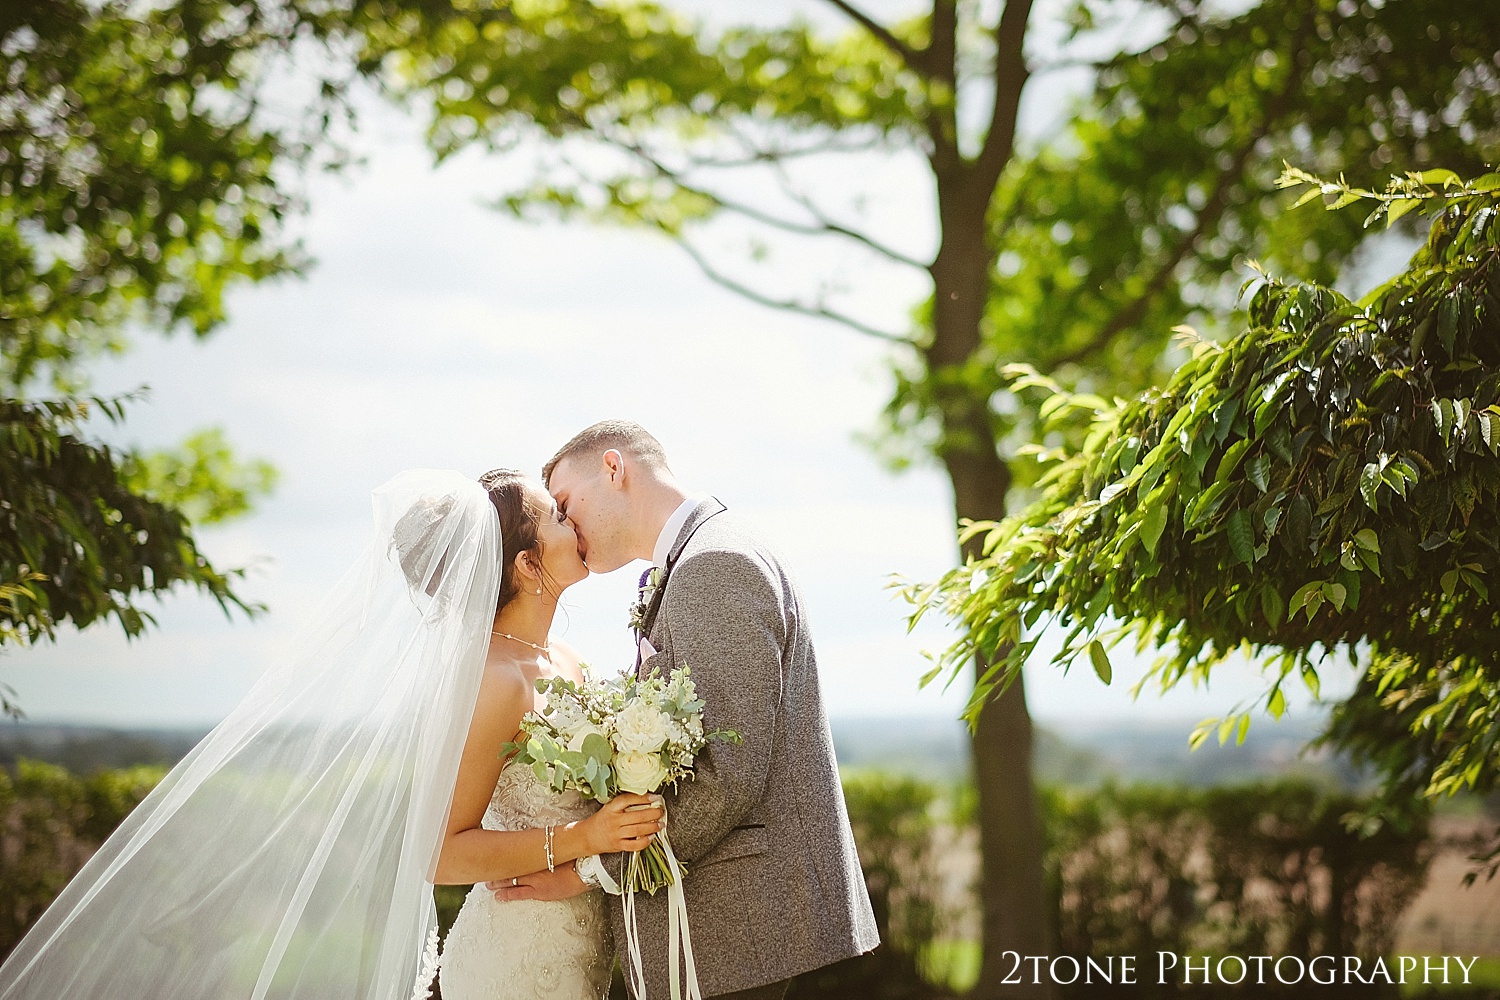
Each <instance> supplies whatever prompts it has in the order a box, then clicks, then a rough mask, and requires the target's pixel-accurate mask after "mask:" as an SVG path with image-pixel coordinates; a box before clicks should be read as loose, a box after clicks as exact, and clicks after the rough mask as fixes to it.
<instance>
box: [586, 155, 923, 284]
mask: <svg viewBox="0 0 1500 1000" xmlns="http://www.w3.org/2000/svg"><path fill="white" fill-rule="evenodd" d="M596 135H598V137H599V139H600V140H601V141H603V142H605V143H608V144H609V145H611V146H614V147H615V148H616V149H619V150H622V151H624V152H627V153H630V154H631V155H632V156H634V157H636V158H637V159H639V160H640V161H641V162H642V163H644V164H646V165H647V166H649V167H650V168H651V169H652V170H654V171H656V173H657V174H658V175H659V176H661V177H663V178H665V179H666V180H669V181H671V182H672V183H673V184H675V185H676V186H677V187H678V188H680V189H681V190H683V191H686V192H688V193H689V194H693V195H697V196H698V197H700V198H704V199H706V200H707V201H709V202H711V203H712V204H713V205H714V206H715V207H716V208H721V209H723V210H724V211H726V212H733V213H734V214H736V215H740V216H743V217H744V218H747V219H750V220H751V221H753V222H758V223H761V224H762V225H765V226H770V227H771V228H773V229H779V230H781V231H782V232H787V233H794V234H796V235H798V236H843V237H845V238H847V239H851V240H853V241H855V242H856V243H859V244H860V245H862V246H864V247H866V248H867V249H870V250H873V251H875V252H876V253H878V254H880V255H881V256H883V257H885V258H886V259H888V260H890V261H892V262H893V263H897V264H905V265H906V266H907V267H914V268H917V269H919V270H923V271H925V270H927V268H928V265H927V264H925V263H923V262H922V261H920V260H917V259H916V258H914V257H909V256H907V255H906V254H904V253H902V252H901V251H899V250H896V249H893V248H892V247H888V246H886V245H884V244H883V243H880V242H879V241H877V240H875V239H874V238H873V237H870V236H867V235H865V234H864V233H861V232H859V231H857V230H854V229H851V228H849V227H848V226H845V225H842V224H840V223H837V222H834V221H833V220H832V219H829V218H828V217H827V216H825V215H824V214H823V213H822V212H821V211H820V210H819V209H818V208H817V207H816V206H815V205H813V203H812V202H811V201H810V200H808V199H807V198H806V197H804V196H802V195H799V194H797V193H796V192H794V191H793V190H792V189H791V188H789V187H788V186H787V184H786V183H785V182H783V183H782V190H783V191H785V192H786V194H787V196H788V197H790V198H792V199H793V200H794V201H796V202H797V203H798V204H800V205H801V206H802V207H803V208H804V209H805V210H806V211H807V212H808V214H809V215H811V216H812V217H813V219H814V222H813V223H810V224H809V223H805V222H798V221H797V220H795V219H783V218H781V217H780V216H777V215H772V214H771V213H769V212H766V211H763V210H761V209H759V208H756V207H755V206H753V205H747V204H745V203H743V202H739V201H734V200H732V199H730V198H726V197H724V196H723V195H720V194H718V193H717V192H714V191H710V190H708V189H707V188H702V187H699V186H697V185H695V184H690V183H688V181H687V179H686V178H685V177H683V175H682V174H681V172H680V171H677V170H674V169H672V168H671V167H669V166H667V165H666V164H665V163H663V162H661V160H660V159H658V158H657V157H655V156H653V155H652V154H651V152H650V151H649V150H647V149H646V148H645V147H644V146H642V145H640V144H639V143H636V142H632V141H630V140H628V139H623V138H619V137H616V136H611V135H608V134H607V133H604V132H597V133H596ZM778 173H780V171H778Z"/></svg>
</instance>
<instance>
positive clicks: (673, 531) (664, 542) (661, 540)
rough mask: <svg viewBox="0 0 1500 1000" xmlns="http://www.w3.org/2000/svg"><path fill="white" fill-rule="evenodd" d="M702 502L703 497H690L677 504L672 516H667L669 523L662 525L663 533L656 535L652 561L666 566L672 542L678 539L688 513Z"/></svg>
mask: <svg viewBox="0 0 1500 1000" xmlns="http://www.w3.org/2000/svg"><path fill="white" fill-rule="evenodd" d="M702 502H703V499H702V498H701V497H688V498H687V499H686V500H684V501H682V503H680V504H678V505H677V509H676V510H674V511H672V516H671V517H669V518H667V523H666V524H664V525H662V526H661V534H659V535H657V536H656V548H654V549H652V550H651V562H652V563H653V564H654V565H657V566H666V564H667V556H668V555H669V554H670V553H671V551H672V543H673V542H675V541H677V536H678V534H679V533H681V531H682V526H683V525H684V524H687V519H688V515H689V514H691V513H692V512H693V510H694V508H696V507H697V506H698V504H700V503H702Z"/></svg>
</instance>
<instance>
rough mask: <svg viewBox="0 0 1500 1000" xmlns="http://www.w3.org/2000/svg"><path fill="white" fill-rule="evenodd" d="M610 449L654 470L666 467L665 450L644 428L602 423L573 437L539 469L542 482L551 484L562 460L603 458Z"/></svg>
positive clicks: (623, 421) (611, 421)
mask: <svg viewBox="0 0 1500 1000" xmlns="http://www.w3.org/2000/svg"><path fill="white" fill-rule="evenodd" d="M611 448H613V449H614V450H616V451H618V452H620V453H621V454H623V455H629V456H630V457H631V458H633V459H635V460H636V461H638V462H644V463H645V464H647V465H649V466H651V467H653V468H657V469H665V468H666V467H667V452H666V450H665V449H664V448H662V446H661V442H660V441H658V440H656V438H654V437H652V436H651V433H650V432H649V431H647V430H646V428H644V427H642V426H641V425H640V424H637V423H632V422H631V421H629V420H601V421H599V422H598V423H597V424H594V425H593V426H591V427H585V428H584V429H583V430H581V431H579V432H578V433H577V434H575V435H573V439H572V440H571V441H569V442H568V443H567V444H565V445H563V446H562V447H561V448H559V449H558V450H557V454H556V455H553V456H552V458H551V460H549V461H548V462H547V464H546V465H544V466H542V483H543V484H544V485H550V484H551V481H552V470H553V469H556V468H557V463H559V462H561V461H562V460H563V459H565V458H579V457H587V456H592V455H603V454H604V453H605V452H606V451H609V450H610V449H611Z"/></svg>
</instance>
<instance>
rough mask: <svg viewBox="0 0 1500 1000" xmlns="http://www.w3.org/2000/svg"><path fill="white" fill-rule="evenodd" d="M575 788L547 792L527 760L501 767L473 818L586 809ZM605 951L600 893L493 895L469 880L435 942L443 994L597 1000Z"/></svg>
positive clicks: (487, 822)
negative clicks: (443, 937) (449, 924)
mask: <svg viewBox="0 0 1500 1000" xmlns="http://www.w3.org/2000/svg"><path fill="white" fill-rule="evenodd" d="M595 808H596V806H595V805H594V803H592V802H589V801H585V800H583V799H582V798H581V797H580V796H579V794H578V793H577V792H575V791H571V790H570V791H566V792H554V791H552V789H550V788H548V787H547V786H546V785H544V784H542V782H541V781H539V780H538V779H537V776H536V774H535V773H534V772H533V771H532V770H531V768H529V767H512V766H507V767H506V768H505V769H504V770H503V771H501V772H500V780H499V781H498V782H496V784H495V794H494V796H493V797H492V798H491V799H490V806H489V808H488V809H487V810H485V814H484V820H483V822H482V823H481V824H480V825H481V826H483V827H484V829H486V830H527V829H535V828H536V827H539V826H544V825H546V824H549V823H554V824H556V823H568V822H572V821H573V820H578V819H583V818H584V817H585V816H587V815H589V813H591V812H593V811H594V809H595ZM613 954H614V953H613V950H612V948H611V945H610V937H609V917H608V915H607V914H606V913H605V909H604V895H603V893H600V892H597V891H595V892H586V893H584V894H583V895H581V896H574V897H573V898H572V899H564V900H558V901H542V900H532V899H525V900H513V901H511V902H507V903H501V902H497V901H496V899H495V894H494V893H492V892H491V891H490V890H488V889H486V888H485V886H484V883H482V882H481V883H480V884H478V885H476V886H474V888H473V889H471V890H470V891H469V895H468V897H467V898H466V899H465V900H464V905H463V909H461V910H459V913H458V919H457V921H455V922H454V924H453V929H452V930H451V931H449V932H448V939H447V941H446V942H445V943H444V945H443V956H442V959H441V962H440V964H439V975H440V982H441V984H442V994H443V1000H600V998H601V997H603V996H605V995H606V994H607V993H608V992H609V979H610V967H611V964H612V959H613Z"/></svg>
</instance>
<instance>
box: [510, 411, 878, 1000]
mask: <svg viewBox="0 0 1500 1000" xmlns="http://www.w3.org/2000/svg"><path fill="white" fill-rule="evenodd" d="M542 480H543V482H545V483H546V484H547V488H548V489H549V490H550V491H551V493H552V496H553V498H554V499H555V500H556V501H557V508H558V511H559V513H560V514H561V515H563V516H565V517H566V518H567V520H568V521H569V522H570V523H571V524H572V526H573V530H574V531H575V532H576V533H577V535H578V549H579V554H580V555H581V556H583V558H584V561H585V562H586V563H587V564H588V567H589V569H590V570H592V571H593V572H595V573H609V572H612V571H614V570H616V569H619V568H620V567H621V566H624V565H625V564H626V563H628V562H630V561H631V560H632V559H647V560H650V561H651V562H652V563H653V564H654V566H656V567H660V569H661V572H660V573H658V574H657V576H658V577H659V578H664V579H662V580H661V582H660V583H659V585H658V586H657V587H655V588H650V589H648V588H647V587H646V586H645V577H644V576H643V578H642V590H643V592H642V595H641V597H642V605H641V617H640V622H641V624H640V628H639V630H638V632H637V635H636V642H637V648H638V657H637V664H638V665H637V671H638V672H639V673H640V674H642V675H645V674H647V673H650V672H652V671H660V672H661V673H662V674H669V673H670V672H671V671H673V670H675V669H677V668H679V667H682V666H691V668H692V671H693V679H694V681H695V682H696V684H697V688H698V696H699V698H701V699H702V700H703V701H704V702H705V703H706V707H705V708H704V728H705V729H707V730H709V731H713V730H716V729H732V730H735V731H736V732H738V733H739V734H740V735H741V736H742V737H743V742H742V743H740V744H738V745H736V744H731V743H725V742H720V741H714V742H711V743H709V744H708V747H707V748H706V749H705V750H704V751H703V753H702V754H701V755H700V756H699V757H698V761H697V765H696V767H695V775H694V777H693V779H692V780H690V781H686V782H683V783H682V784H681V786H680V787H679V788H678V790H677V791H676V792H675V793H672V794H669V795H668V796H667V824H668V825H667V833H668V834H669V835H670V837H671V840H672V847H673V849H674V851H675V852H676V854H677V856H678V858H679V859H681V860H682V862H683V863H684V864H685V865H686V866H687V868H688V875H687V877H686V878H685V879H684V880H683V888H684V890H685V892H686V895H687V905H688V914H689V917H690V921H691V928H692V942H693V952H694V955H695V956H696V959H697V967H698V980H699V983H700V985H701V986H702V988H703V992H704V994H705V996H708V997H721V998H725V1000H728V998H733V1000H779V998H780V997H782V996H783V995H784V994H785V993H786V990H787V986H788V984H789V982H790V980H791V978H792V977H793V976H796V975H798V974H799V973H803V972H807V971H810V970H812V969H816V968H819V967H821V966H824V965H828V964H830V963H832V962H836V961H839V960H840V959H845V958H850V957H853V956H855V955H859V954H862V953H863V952H866V951H869V950H871V949H872V948H874V947H875V946H876V945H877V944H879V938H878V936H877V935H876V932H875V918H874V915H873V914H872V913H871V911H870V900H869V897H868V896H867V895H866V893H865V884H864V879H863V877H862V876H861V874H860V867H859V857H858V855H857V854H856V853H855V849H854V838H853V835H852V834H851V833H850V831H849V819H848V816H847V815H846V814H845V812H844V799H843V794H842V791H841V789H840V786H839V776H838V768H837V765H836V764H835V763H834V757H833V740H832V737H831V736H830V734H829V729H828V718H827V716H826V715H825V714H824V711H823V702H822V697H821V695H820V693H819V690H818V670H817V663H816V661H815V659H814V656H813V647H812V638H811V636H810V635H809V634H808V628H807V620H806V615H805V612H804V609H803V606H802V596H801V594H800V593H799V592H798V590H797V587H796V585H795V584H793V583H792V580H791V577H790V576H789V575H788V574H787V571H786V569H785V567H783V566H782V564H781V561H780V560H779V559H778V558H777V556H776V555H775V554H774V553H773V552H772V551H771V550H770V549H768V548H767V547H766V546H765V545H764V544H763V543H762V542H761V541H760V540H759V539H758V538H757V537H756V536H755V535H754V533H753V532H751V531H750V530H749V529H748V528H747V527H746V526H745V524H744V523H743V522H742V521H741V520H740V519H739V518H738V517H736V516H735V515H734V513H733V512H729V511H726V510H725V508H724V505H723V504H721V503H719V501H717V500H714V499H711V498H701V497H695V496H691V495H689V494H688V492H687V491H686V490H685V489H683V487H682V486H681V485H680V484H679V483H678V482H677V480H676V478H674V477H673V475H672V472H671V470H670V469H669V468H668V467H667V458H666V454H665V453H664V452H663V451H662V447H661V444H660V443H659V442H658V441H657V440H656V438H654V437H652V436H651V435H650V434H648V433H647V432H646V431H645V429H644V428H642V427H640V426H639V425H637V424H633V423H630V422H628V421H624V420H606V421H604V422H602V423H598V424H595V425H594V426H592V427H589V428H587V429H586V430H584V431H582V432H581V433H579V434H578V435H577V436H576V437H574V438H573V440H571V441H569V442H568V443H567V444H565V445H563V447H562V449H561V450H560V451H559V452H558V453H557V454H556V455H555V456H553V458H552V460H551V461H550V462H548V463H547V465H546V467H545V468H543V470H542ZM599 866H602V867H603V868H604V869H605V870H606V871H607V872H609V873H610V874H611V875H612V876H613V877H614V879H615V881H617V882H618V881H621V874H622V873H621V868H622V860H621V856H619V855H612V856H608V857H604V858H602V859H601V858H584V859H580V861H579V862H578V864H577V865H576V866H562V867H559V869H558V870H557V872H556V873H553V874H549V873H547V872H539V873H538V874H536V875H533V876H528V877H526V878H523V879H521V880H520V886H519V887H518V888H512V887H511V886H510V885H509V883H492V884H491V885H490V888H492V889H497V891H496V896H497V897H498V898H500V899H502V900H504V899H560V898H566V897H568V896H573V895H577V894H578V893H581V892H584V891H585V890H586V889H588V888H591V887H592V886H593V885H596V884H598V876H597V872H598V867H599ZM497 887H498V888H497ZM666 903H667V899H666V893H658V894H657V895H655V896H647V895H644V894H640V895H638V896H637V898H636V906H637V914H638V918H639V925H640V931H641V951H642V954H643V961H644V965H645V973H646V992H647V995H648V997H650V998H652V1000H656V998H665V997H666V996H667V995H668V989H667V908H666ZM611 919H612V921H613V923H614V931H615V935H614V936H615V945H616V950H617V951H618V952H619V954H620V957H621V963H622V965H625V966H626V968H627V969H628V968H629V966H628V964H627V963H628V961H629V959H628V957H627V956H626V954H625V931H624V917H623V908H622V907H621V906H619V905H615V906H613V907H611ZM627 978H628V977H627Z"/></svg>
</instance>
